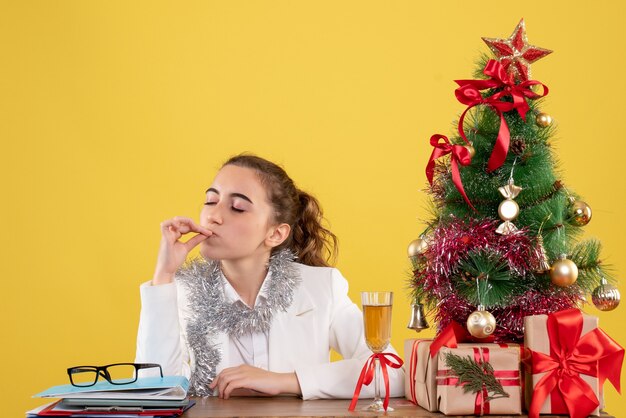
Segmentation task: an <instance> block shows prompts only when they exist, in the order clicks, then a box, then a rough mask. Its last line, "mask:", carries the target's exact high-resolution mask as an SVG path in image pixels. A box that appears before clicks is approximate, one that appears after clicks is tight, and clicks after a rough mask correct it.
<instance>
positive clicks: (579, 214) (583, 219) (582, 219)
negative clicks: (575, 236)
mask: <svg viewBox="0 0 626 418" xmlns="http://www.w3.org/2000/svg"><path fill="white" fill-rule="evenodd" d="M567 215H568V219H567V221H568V222H569V223H570V224H572V225H574V226H585V225H587V224H588V223H589V221H590V220H591V207H590V206H589V205H588V204H586V203H585V202H583V201H581V200H575V201H574V202H572V204H571V205H569V207H568V208H567Z"/></svg>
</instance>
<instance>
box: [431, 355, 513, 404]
mask: <svg viewBox="0 0 626 418" xmlns="http://www.w3.org/2000/svg"><path fill="white" fill-rule="evenodd" d="M443 356H444V361H445V363H446V366H447V367H449V368H450V370H452V372H453V373H454V374H455V375H456V376H458V378H459V382H458V383H457V386H461V385H463V392H464V393H468V392H471V393H474V394H475V393H478V392H480V391H482V390H483V385H484V386H485V388H486V389H487V393H488V394H489V396H488V397H487V399H485V400H484V402H489V401H492V400H494V399H500V398H508V397H509V394H508V393H506V392H505V391H504V388H503V387H502V384H501V383H500V382H498V379H496V377H495V374H494V370H493V367H492V366H491V364H489V362H486V361H485V362H482V363H478V362H476V361H474V360H473V359H472V358H471V357H470V356H467V357H461V356H458V355H456V354H454V353H450V352H447V353H444V354H443Z"/></svg>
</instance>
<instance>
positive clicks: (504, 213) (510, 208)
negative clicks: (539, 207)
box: [498, 199, 519, 221]
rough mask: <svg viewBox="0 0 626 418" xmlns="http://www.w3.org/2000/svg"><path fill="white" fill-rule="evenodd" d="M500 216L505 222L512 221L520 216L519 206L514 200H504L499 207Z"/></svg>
mask: <svg viewBox="0 0 626 418" xmlns="http://www.w3.org/2000/svg"><path fill="white" fill-rule="evenodd" d="M498 215H499V216H500V219H502V220H503V221H512V220H513V219H515V218H517V215H519V205H518V204H517V202H516V201H515V200H512V199H506V200H503V201H502V202H501V203H500V206H498Z"/></svg>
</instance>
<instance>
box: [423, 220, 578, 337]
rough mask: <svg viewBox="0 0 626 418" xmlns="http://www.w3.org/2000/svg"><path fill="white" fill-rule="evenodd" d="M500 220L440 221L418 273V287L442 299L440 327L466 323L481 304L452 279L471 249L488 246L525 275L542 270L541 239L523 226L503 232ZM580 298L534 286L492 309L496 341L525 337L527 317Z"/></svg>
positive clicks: (517, 274)
mask: <svg viewBox="0 0 626 418" xmlns="http://www.w3.org/2000/svg"><path fill="white" fill-rule="evenodd" d="M497 224H498V221H496V220H474V219H467V220H462V219H453V220H450V222H446V223H440V224H439V226H438V227H437V228H435V229H434V230H433V231H432V233H431V234H430V239H429V246H428V249H427V250H426V252H425V254H424V257H425V258H426V259H427V262H426V263H425V265H426V267H425V268H424V269H423V270H416V271H415V272H414V278H413V286H415V287H419V288H420V289H422V290H423V292H424V294H425V295H428V296H427V298H429V299H430V301H433V300H434V301H436V303H437V313H436V315H435V319H436V320H437V321H438V323H439V329H440V330H441V329H443V328H445V327H446V326H447V325H448V324H450V322H452V321H457V322H461V323H464V322H465V321H466V320H467V317H468V316H469V315H470V313H472V312H473V311H474V310H476V306H475V305H473V304H471V303H469V302H468V301H467V300H465V299H464V298H462V297H460V296H459V295H458V294H457V292H456V290H455V288H454V285H453V283H452V277H454V276H455V275H457V274H460V273H461V272H460V271H459V265H460V263H461V262H462V261H463V260H464V257H466V255H467V253H468V252H471V251H478V250H483V251H489V252H493V253H496V254H498V255H499V256H500V257H501V258H502V260H505V261H506V262H507V263H508V265H509V269H510V271H511V274H512V275H513V276H514V277H518V278H520V279H522V278H524V277H525V276H527V275H530V274H532V272H533V271H534V270H536V269H537V268H538V266H539V263H540V259H539V257H538V255H537V251H536V250H535V246H536V243H535V242H534V241H533V240H532V239H531V238H530V237H529V236H528V235H527V232H526V231H525V230H524V229H521V230H519V231H517V232H515V233H512V234H509V235H500V234H497V233H496V232H495V230H496V228H497ZM579 300H580V295H579V294H578V293H577V292H576V291H572V292H554V291H551V290H550V288H547V289H545V290H542V291H539V290H536V289H531V290H528V291H527V292H525V293H524V294H522V295H520V296H517V297H515V298H514V299H513V300H510V301H508V303H507V305H508V306H506V307H487V308H488V309H489V311H490V312H491V313H492V314H493V315H494V317H495V318H496V321H497V324H498V326H497V328H496V331H495V333H494V336H495V338H496V342H505V341H507V342H512V341H522V339H523V336H524V333H523V318H524V316H526V315H538V314H547V313H550V312H553V311H555V310H561V309H566V308H571V307H574V306H576V304H577V302H578V301H579Z"/></svg>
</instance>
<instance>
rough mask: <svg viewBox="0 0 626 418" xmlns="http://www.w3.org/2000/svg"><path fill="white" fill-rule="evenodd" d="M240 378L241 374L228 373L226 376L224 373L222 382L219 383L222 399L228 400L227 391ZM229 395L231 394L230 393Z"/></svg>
mask: <svg viewBox="0 0 626 418" xmlns="http://www.w3.org/2000/svg"><path fill="white" fill-rule="evenodd" d="M239 378H240V376H239V373H227V374H224V372H222V376H221V378H220V381H219V383H218V388H219V394H220V398H224V399H228V398H227V397H225V395H226V390H227V388H228V386H229V385H230V384H231V383H232V382H233V381H235V380H237V379H239ZM231 390H232V389H231ZM228 393H230V391H229V392H228Z"/></svg>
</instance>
